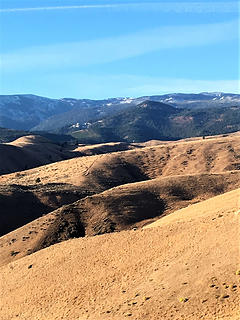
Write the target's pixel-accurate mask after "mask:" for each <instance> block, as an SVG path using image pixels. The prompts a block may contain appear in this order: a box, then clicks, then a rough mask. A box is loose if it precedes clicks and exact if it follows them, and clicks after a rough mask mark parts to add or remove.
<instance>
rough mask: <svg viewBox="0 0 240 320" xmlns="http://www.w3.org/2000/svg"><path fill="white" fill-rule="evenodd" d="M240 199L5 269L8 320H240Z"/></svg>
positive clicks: (0, 296)
mask: <svg viewBox="0 0 240 320" xmlns="http://www.w3.org/2000/svg"><path fill="white" fill-rule="evenodd" d="M239 195H240V189H237V190H235V191H231V192H229V193H226V194H223V195H220V196H217V197H214V198H212V199H209V200H206V201H204V202H201V203H198V204H195V205H192V206H189V207H188V208H185V209H182V210H179V211H176V212H174V213H172V214H170V215H168V216H166V217H164V218H162V219H160V220H159V221H158V222H155V224H153V225H149V226H148V228H147V229H140V230H137V231H133V230H132V231H123V232H119V233H114V234H107V235H101V236H96V237H88V238H82V239H73V240H70V241H65V242H62V243H60V244H57V245H54V246H51V247H49V248H46V249H44V250H41V251H39V252H36V253H35V254H31V255H29V256H27V257H24V258H22V259H20V260H18V261H15V262H11V263H9V264H8V265H6V266H3V267H1V279H0V282H1V286H2V290H1V292H0V300H1V307H0V314H1V317H2V318H3V319H17V318H18V319H33V318H35V319H42V320H44V319H60V318H65V319H90V320H98V319H99V320H100V319H115V320H120V319H125V318H126V317H127V318H130V319H131V318H133V319H139V320H141V319H150V318H151V319H153V320H155V319H156V320H157V319H173V320H177V319H186V320H188V319H189V320H190V319H191V320H199V319H206V320H217V319H218V320H219V319H221V320H223V319H228V320H237V319H239V316H240V313H239V302H240V301H239V296H240V295H239V291H240V285H239V274H240V271H239V259H238V257H239V247H238V241H236V240H237V239H239V228H238V222H239ZM6 292H7V293H8V294H6ZM13 301H14V303H13Z"/></svg>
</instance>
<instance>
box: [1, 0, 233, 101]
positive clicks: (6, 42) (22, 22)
mask: <svg viewBox="0 0 240 320" xmlns="http://www.w3.org/2000/svg"><path fill="white" fill-rule="evenodd" d="M0 27H1V30H0V31H1V43H0V57H1V71H0V77H1V79H0V81H1V82H0V93H1V94H16V93H32V94H37V95H42V96H47V97H53V98H62V97H75V98H92V99H100V98H107V97H117V96H118V97H119V96H131V97H132V96H133V97H136V96H142V95H151V94H164V93H170V92H203V91H225V92H238V90H239V86H238V75H239V66H238V54H239V52H238V43H239V33H238V30H239V16H238V3H237V2H236V1H222V2H219V1H197V2H196V1H165V2H164V1H154V0H153V1H137V0H136V1H133V0H129V1H125V0H119V1H116V0H114V1H113V0H112V1H111V0H109V1H106V0H95V1H77V0H75V1H74V0H66V1H65V0H38V1H36V0H22V1H19V0H1V8H0Z"/></svg>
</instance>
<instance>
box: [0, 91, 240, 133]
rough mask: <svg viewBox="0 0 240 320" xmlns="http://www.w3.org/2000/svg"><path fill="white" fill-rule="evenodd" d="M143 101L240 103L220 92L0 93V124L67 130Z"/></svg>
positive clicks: (195, 105) (196, 105) (185, 104)
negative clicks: (56, 95)
mask: <svg viewBox="0 0 240 320" xmlns="http://www.w3.org/2000/svg"><path fill="white" fill-rule="evenodd" d="M145 100H151V101H156V102H162V103H165V104H169V105H171V106H174V107H176V108H190V109H195V108H207V109H208V108H212V107H228V106H240V95H238V94H231V93H221V92H220V93H200V94H182V93H174V94H166V95H155V96H144V97H139V98H110V99H105V100H90V99H72V98H64V99H49V98H44V97H39V96H35V95H1V96H0V127H3V128H10V129H16V130H31V131H49V132H57V133H59V132H63V133H66V131H67V130H68V127H70V126H72V127H73V128H79V129H80V128H84V127H85V128H86V126H87V124H88V122H94V121H97V120H101V119H103V118H105V117H108V116H113V115H114V114H117V113H118V112H120V111H122V110H125V109H127V108H129V107H130V106H136V105H138V104H140V103H142V102H144V101H145ZM65 128H67V129H65Z"/></svg>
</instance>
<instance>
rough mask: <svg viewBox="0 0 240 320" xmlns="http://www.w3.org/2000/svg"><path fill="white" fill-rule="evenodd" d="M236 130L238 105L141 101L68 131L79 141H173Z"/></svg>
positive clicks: (239, 122)
mask: <svg viewBox="0 0 240 320" xmlns="http://www.w3.org/2000/svg"><path fill="white" fill-rule="evenodd" d="M238 130H240V106H232V107H222V108H219V107H218V108H216V107H215V108H213V107H211V108H204V109H203V108H202V109H200V108H198V109H182V108H176V107H173V106H170V105H167V104H164V103H161V102H155V101H144V102H142V103H140V104H138V105H137V106H131V107H128V108H127V109H125V110H123V111H121V112H120V113H118V114H117V115H114V116H111V117H107V118H104V119H102V120H98V121H97V122H94V123H92V124H89V125H88V128H86V129H82V130H78V131H73V132H72V133H71V134H72V136H74V137H75V138H76V139H78V141H79V142H80V143H100V142H110V141H126V142H143V141H148V140H152V139H157V140H177V139H182V138H188V137H194V136H206V135H216V134H224V133H229V132H234V131H238Z"/></svg>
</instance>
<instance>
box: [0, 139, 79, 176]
mask: <svg viewBox="0 0 240 320" xmlns="http://www.w3.org/2000/svg"><path fill="white" fill-rule="evenodd" d="M0 152H1V158H0V174H6V173H11V172H16V171H22V170H27V169H30V168H34V167H39V166H41V165H45V164H48V163H52V162H56V161H60V160H64V159H70V158H73V157H75V156H77V155H78V153H77V152H71V151H69V150H67V149H64V148H63V147H61V146H60V145H58V144H55V143H53V142H51V141H50V140H48V139H46V138H43V137H41V136H37V135H29V136H25V137H21V138H18V139H17V140H15V141H13V142H10V143H2V144H0Z"/></svg>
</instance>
